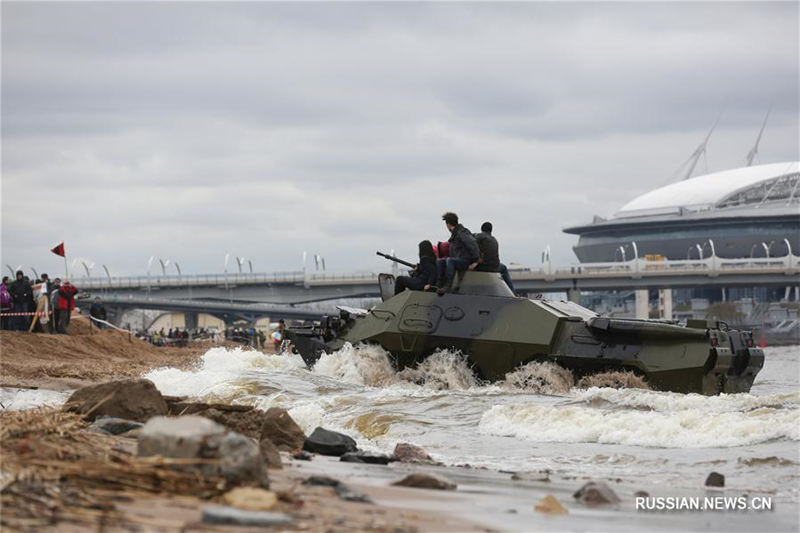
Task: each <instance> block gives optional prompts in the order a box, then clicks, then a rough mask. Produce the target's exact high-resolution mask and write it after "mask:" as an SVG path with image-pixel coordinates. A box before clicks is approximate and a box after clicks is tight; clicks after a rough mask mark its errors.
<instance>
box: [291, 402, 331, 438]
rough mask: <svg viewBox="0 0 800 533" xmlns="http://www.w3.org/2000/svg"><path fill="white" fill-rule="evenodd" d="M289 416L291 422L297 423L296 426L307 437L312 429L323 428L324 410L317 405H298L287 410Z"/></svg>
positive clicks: (307, 403) (310, 403)
mask: <svg viewBox="0 0 800 533" xmlns="http://www.w3.org/2000/svg"><path fill="white" fill-rule="evenodd" d="M288 412H289V416H291V417H292V420H294V421H295V422H297V425H298V426H300V428H301V429H302V430H303V432H304V433H305V434H306V435H308V434H310V433H311V432H312V431H314V428H316V427H318V426H323V425H324V424H323V419H324V417H325V409H323V408H322V406H320V405H319V404H318V403H312V402H305V403H298V404H297V405H295V406H294V407H292V408H291V409H289V411H288Z"/></svg>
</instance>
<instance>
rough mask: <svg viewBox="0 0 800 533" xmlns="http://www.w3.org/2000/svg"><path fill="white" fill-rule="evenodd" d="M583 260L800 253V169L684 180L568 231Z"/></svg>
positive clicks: (775, 167)
mask: <svg viewBox="0 0 800 533" xmlns="http://www.w3.org/2000/svg"><path fill="white" fill-rule="evenodd" d="M564 231H565V232H566V233H570V234H574V235H579V236H580V239H579V241H578V244H577V245H576V246H574V247H573V249H574V251H575V255H577V256H578V259H579V260H580V261H581V262H606V261H619V260H625V259H631V258H633V256H634V254H636V255H638V256H640V257H642V256H644V255H648V254H653V255H661V256H664V257H666V258H668V259H687V258H696V257H699V256H708V255H710V254H711V253H715V254H716V255H717V256H719V257H724V258H739V257H764V256H767V255H769V256H771V257H775V256H783V255H786V254H787V253H794V254H795V255H798V254H800V163H798V162H797V161H793V162H786V163H773V164H767V165H756V166H747V167H743V168H737V169H732V170H725V171H723V172H715V173H713V174H707V175H704V176H697V177H694V178H688V179H684V180H682V181H679V182H677V183H672V184H669V185H667V186H664V187H661V188H658V189H655V190H653V191H650V192H648V193H645V194H643V195H641V196H639V197H637V198H634V199H633V200H631V201H630V202H628V203H627V204H625V205H624V206H623V207H622V208H621V209H620V210H619V211H617V212H616V213H614V215H612V216H611V217H610V218H608V219H606V218H602V217H599V216H595V218H594V221H593V222H592V223H590V224H585V225H581V226H574V227H570V228H566V229H564Z"/></svg>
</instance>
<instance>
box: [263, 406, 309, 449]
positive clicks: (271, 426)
mask: <svg viewBox="0 0 800 533" xmlns="http://www.w3.org/2000/svg"><path fill="white" fill-rule="evenodd" d="M259 438H260V440H262V441H263V440H264V439H267V440H269V441H270V442H272V444H274V445H275V446H276V447H277V448H278V450H281V451H284V452H290V451H293V450H299V449H300V448H302V447H303V444H304V443H305V441H306V434H305V433H303V430H302V429H300V426H298V425H297V422H295V421H294V419H292V417H291V416H289V413H288V412H287V411H286V409H282V408H280V407H270V408H269V409H268V410H267V412H266V413H264V417H263V422H262V424H261V433H260V435H259Z"/></svg>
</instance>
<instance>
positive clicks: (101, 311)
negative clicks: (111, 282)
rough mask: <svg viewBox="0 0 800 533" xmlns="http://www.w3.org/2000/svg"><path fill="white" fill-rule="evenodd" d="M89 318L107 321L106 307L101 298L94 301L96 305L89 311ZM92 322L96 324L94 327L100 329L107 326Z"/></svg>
mask: <svg viewBox="0 0 800 533" xmlns="http://www.w3.org/2000/svg"><path fill="white" fill-rule="evenodd" d="M89 316H91V317H92V318H96V319H97V320H103V321H105V320H106V307H105V306H104V305H103V300H101V299H100V297H99V296H98V297H96V298H95V299H94V303H93V304H92V307H91V308H90V309H89ZM92 322H94V325H95V326H97V328H98V329H103V327H104V326H105V324H103V322H97V321H95V320H93V321H92Z"/></svg>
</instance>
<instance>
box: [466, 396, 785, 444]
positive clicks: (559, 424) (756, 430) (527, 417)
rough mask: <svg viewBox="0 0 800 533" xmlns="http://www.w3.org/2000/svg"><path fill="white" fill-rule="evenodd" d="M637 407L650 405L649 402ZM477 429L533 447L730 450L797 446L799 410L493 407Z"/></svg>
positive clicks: (706, 399) (574, 406) (712, 407)
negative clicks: (782, 442)
mask: <svg viewBox="0 0 800 533" xmlns="http://www.w3.org/2000/svg"><path fill="white" fill-rule="evenodd" d="M597 391H603V392H605V391H606V389H597V390H596V391H588V392H593V393H594V394H597V393H598V392H597ZM612 392H618V391H613V390H612ZM622 392H634V393H637V394H647V393H643V392H642V391H622ZM653 394H663V393H653ZM648 396H649V395H648ZM652 399H653V398H652V397H651V398H650V400H652ZM698 399H702V400H705V401H708V400H711V401H712V404H713V398H708V397H699V398H698ZM691 400H693V399H691ZM629 403H637V402H629ZM641 403H643V404H645V405H648V404H649V405H652V404H653V403H655V402H652V401H649V402H648V401H643V402H641ZM479 429H480V432H481V433H483V434H486V435H497V436H512V437H518V438H523V439H525V440H529V441H535V442H589V443H592V442H594V443H602V444H628V445H636V446H647V447H657V448H705V447H733V446H746V445H751V444H756V443H760V442H767V441H771V440H776V439H790V440H800V409H793V408H789V409H783V408H775V407H759V408H754V409H751V410H746V411H740V410H736V409H730V410H728V411H722V410H720V409H718V408H714V406H713V405H712V406H711V407H710V408H702V407H691V408H683V409H669V410H663V411H660V410H652V411H638V410H630V409H613V410H608V409H598V408H594V407H585V406H576V405H567V406H565V405H557V406H551V405H519V404H512V405H495V406H493V407H492V408H491V409H489V410H488V411H486V412H485V413H484V414H483V415H482V417H481V421H480V424H479Z"/></svg>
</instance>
